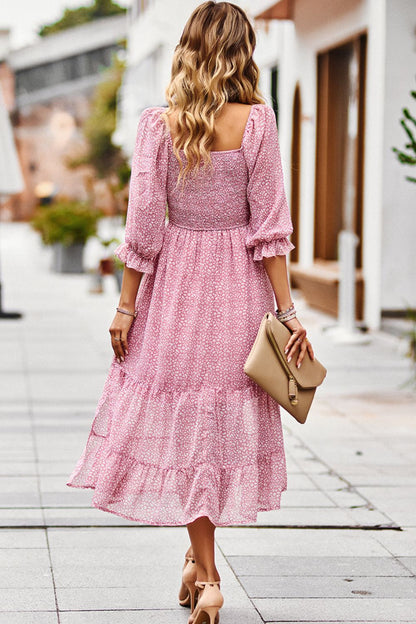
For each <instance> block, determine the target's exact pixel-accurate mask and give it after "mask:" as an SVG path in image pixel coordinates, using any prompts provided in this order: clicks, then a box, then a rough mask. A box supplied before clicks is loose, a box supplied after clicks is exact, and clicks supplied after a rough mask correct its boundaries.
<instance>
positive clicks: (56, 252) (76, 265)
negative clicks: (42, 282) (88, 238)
mask: <svg viewBox="0 0 416 624" xmlns="http://www.w3.org/2000/svg"><path fill="white" fill-rule="evenodd" d="M84 247H85V244H84V243H74V244H73V245H69V246H68V247H65V246H64V245H62V244H61V243H56V244H55V245H53V265H52V268H53V270H54V271H56V272H57V273H83V272H84V267H83V255H84Z"/></svg>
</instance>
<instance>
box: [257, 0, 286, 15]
mask: <svg viewBox="0 0 416 624" xmlns="http://www.w3.org/2000/svg"><path fill="white" fill-rule="evenodd" d="M294 7H295V0H279V1H278V2H275V3H274V4H273V5H272V6H270V7H269V8H268V9H265V10H264V11H262V12H261V13H259V14H258V15H255V16H254V19H256V20H273V19H277V20H291V19H293V13H294Z"/></svg>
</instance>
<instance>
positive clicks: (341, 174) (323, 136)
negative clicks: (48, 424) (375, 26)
mask: <svg viewBox="0 0 416 624" xmlns="http://www.w3.org/2000/svg"><path fill="white" fill-rule="evenodd" d="M366 45H367V36H366V35H365V34H362V35H360V36H358V37H356V38H354V39H353V40H350V41H348V42H347V43H344V44H343V45H340V46H338V47H336V48H332V49H330V50H327V51H325V52H322V53H321V54H319V55H318V59H317V63H318V75H317V81H318V84H317V87H318V88H317V126H316V128H317V136H316V177H315V235H314V256H315V260H323V261H325V260H327V261H336V260H337V258H338V234H339V232H340V230H342V229H351V230H352V231H354V232H355V233H356V234H357V236H358V238H359V241H360V242H359V244H358V247H357V258H356V266H357V268H360V267H361V266H362V245H361V238H362V236H361V235H362V219H363V179H364V113H365V111H364V99H365V64H366ZM352 66H353V67H354V68H356V70H355V71H354V72H352V71H351V67H352ZM351 93H354V97H355V99H356V106H355V108H354V111H355V112H353V114H351ZM351 134H352V135H353V136H354V142H353V152H354V153H353V158H352V160H351V158H350V160H348V149H350V148H351ZM347 161H348V162H347ZM351 163H352V164H351ZM349 166H350V170H349ZM348 171H350V173H349V174H348ZM351 171H352V174H351ZM347 175H349V178H348V179H346V176H347ZM348 186H349V187H350V188H349V189H347V191H348V192H346V187H348ZM351 187H353V188H351ZM346 197H349V200H346ZM351 197H353V200H351Z"/></svg>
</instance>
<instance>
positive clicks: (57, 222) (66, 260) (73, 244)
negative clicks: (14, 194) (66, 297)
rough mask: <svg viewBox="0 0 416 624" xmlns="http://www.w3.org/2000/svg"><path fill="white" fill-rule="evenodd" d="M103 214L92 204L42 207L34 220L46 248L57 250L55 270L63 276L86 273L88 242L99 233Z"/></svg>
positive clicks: (63, 202)
mask: <svg viewBox="0 0 416 624" xmlns="http://www.w3.org/2000/svg"><path fill="white" fill-rule="evenodd" d="M101 216H102V213H101V212H99V211H97V210H91V209H90V207H89V206H88V204H86V203H84V202H80V201H76V200H69V199H61V200H59V201H57V202H56V203H54V204H52V205H51V206H44V207H42V208H39V209H38V211H37V213H36V214H35V216H34V218H33V219H32V221H31V225H32V226H33V228H34V229H35V230H36V231H38V232H39V233H40V235H41V237H42V241H43V243H44V244H45V245H50V246H52V248H53V269H54V270H55V271H57V272H59V273H83V271H84V268H83V252H84V247H85V243H86V242H87V240H88V239H89V238H90V237H91V236H95V235H96V233H97V223H98V220H99V219H100V218H101Z"/></svg>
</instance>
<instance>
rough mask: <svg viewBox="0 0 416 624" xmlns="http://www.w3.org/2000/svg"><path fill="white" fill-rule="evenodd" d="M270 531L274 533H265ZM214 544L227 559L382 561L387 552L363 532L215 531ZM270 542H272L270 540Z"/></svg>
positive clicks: (251, 529)
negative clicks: (278, 557) (371, 558)
mask: <svg viewBox="0 0 416 624" xmlns="http://www.w3.org/2000/svg"><path fill="white" fill-rule="evenodd" d="M268 531H273V533H272V534H271V533H268ZM216 535H217V538H216V539H217V544H218V545H219V547H220V548H221V550H222V552H223V553H224V555H225V556H226V557H228V556H231V555H285V556H294V557H296V556H300V555H301V556H316V557H320V556H339V557H344V556H347V557H351V556H356V557H360V556H361V557H363V556H367V557H368V556H375V557H382V556H386V555H387V551H386V549H385V548H384V547H383V546H382V545H381V544H380V543H379V542H377V541H376V540H375V539H374V538H372V537H371V536H366V535H365V532H361V533H357V531H354V530H344V531H343V530H341V529H334V530H331V531H325V530H322V531H316V530H315V531H314V530H313V529H296V531H293V532H290V531H288V530H287V529H257V528H248V529H239V528H228V527H227V528H223V527H219V528H218V529H217V530H216ZM270 538H272V539H270Z"/></svg>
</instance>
